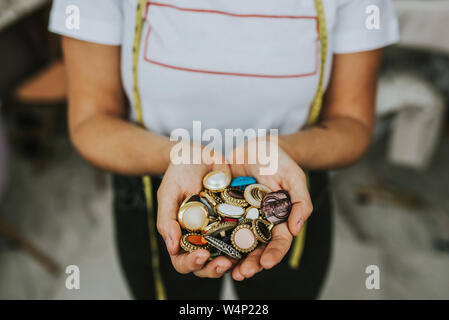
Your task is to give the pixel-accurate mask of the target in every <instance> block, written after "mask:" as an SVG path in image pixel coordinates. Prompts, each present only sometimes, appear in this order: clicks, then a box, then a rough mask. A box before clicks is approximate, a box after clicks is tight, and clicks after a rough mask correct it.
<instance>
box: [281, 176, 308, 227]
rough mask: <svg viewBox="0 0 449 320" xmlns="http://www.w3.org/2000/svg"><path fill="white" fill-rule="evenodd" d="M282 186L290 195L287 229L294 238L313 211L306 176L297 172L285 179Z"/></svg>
mask: <svg viewBox="0 0 449 320" xmlns="http://www.w3.org/2000/svg"><path fill="white" fill-rule="evenodd" d="M283 186H284V188H285V189H286V190H287V191H288V193H289V194H290V199H291V201H292V204H293V205H292V211H291V213H290V216H289V218H288V228H289V230H290V232H291V234H292V235H294V236H296V235H298V233H299V232H300V231H301V229H302V227H303V225H304V223H305V222H306V220H307V219H308V218H309V217H310V215H311V214H312V211H313V205H312V200H311V199H310V194H309V190H308V187H307V180H306V176H305V174H304V173H303V172H302V171H297V173H296V174H294V175H289V176H288V177H287V178H286V179H285V182H284V183H283Z"/></svg>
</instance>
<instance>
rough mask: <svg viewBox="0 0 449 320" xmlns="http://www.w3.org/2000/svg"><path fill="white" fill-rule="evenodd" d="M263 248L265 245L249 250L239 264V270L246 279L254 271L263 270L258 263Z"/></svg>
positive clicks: (253, 273)
mask: <svg viewBox="0 0 449 320" xmlns="http://www.w3.org/2000/svg"><path fill="white" fill-rule="evenodd" d="M264 250H265V246H260V247H258V248H257V249H256V250H254V251H253V252H251V253H250V254H249V255H248V256H247V257H246V258H245V260H243V261H242V263H241V264H240V269H239V272H240V273H241V275H242V276H244V277H245V278H246V279H249V278H251V277H252V276H254V275H255V274H256V273H258V272H260V271H262V270H263V267H262V265H261V264H260V257H261V256H262V254H263V252H264Z"/></svg>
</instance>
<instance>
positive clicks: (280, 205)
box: [262, 190, 292, 224]
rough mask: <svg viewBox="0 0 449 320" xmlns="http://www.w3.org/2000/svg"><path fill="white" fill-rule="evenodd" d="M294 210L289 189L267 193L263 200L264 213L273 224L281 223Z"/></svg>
mask: <svg viewBox="0 0 449 320" xmlns="http://www.w3.org/2000/svg"><path fill="white" fill-rule="evenodd" d="M291 210H292V202H291V201H290V196H289V194H288V192H287V191H285V190H280V191H276V192H271V193H269V194H267V195H266V196H265V197H264V198H263V201H262V213H263V215H264V216H265V218H266V219H267V220H268V221H270V222H271V223H273V224H279V223H282V222H284V221H286V220H287V219H288V216H289V215H290V212H291Z"/></svg>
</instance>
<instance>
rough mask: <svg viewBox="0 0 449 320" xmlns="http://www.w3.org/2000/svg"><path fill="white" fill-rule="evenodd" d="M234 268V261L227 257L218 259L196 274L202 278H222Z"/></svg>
mask: <svg viewBox="0 0 449 320" xmlns="http://www.w3.org/2000/svg"><path fill="white" fill-rule="evenodd" d="M231 267H232V261H231V260H229V259H228V258H226V257H223V256H221V257H217V258H215V259H213V260H212V261H210V262H209V263H208V264H207V265H206V266H205V267H204V268H202V269H200V270H197V271H196V272H194V274H195V275H196V276H197V277H200V278H221V277H222V276H223V274H224V273H225V272H226V271H228V270H229V269H230V268H231Z"/></svg>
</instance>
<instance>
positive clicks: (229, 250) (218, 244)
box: [205, 236, 242, 259]
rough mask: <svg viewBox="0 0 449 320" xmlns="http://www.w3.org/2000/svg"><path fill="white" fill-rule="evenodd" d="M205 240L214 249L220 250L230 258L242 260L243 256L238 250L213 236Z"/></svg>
mask: <svg viewBox="0 0 449 320" xmlns="http://www.w3.org/2000/svg"><path fill="white" fill-rule="evenodd" d="M205 238H206V241H207V242H208V243H209V244H210V245H211V246H212V247H214V248H216V249H218V250H220V251H221V252H223V253H224V254H226V255H228V256H229V257H231V258H233V259H242V255H241V254H240V252H238V250H237V249H235V248H234V247H232V246H230V245H229V244H227V243H225V242H223V241H221V240H219V239H217V238H214V237H211V236H205Z"/></svg>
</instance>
